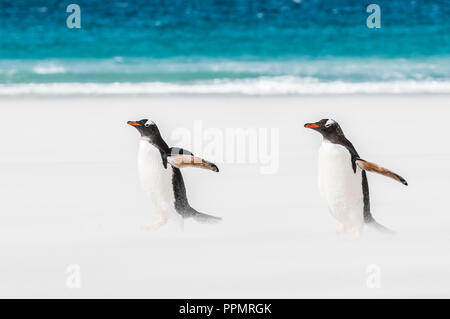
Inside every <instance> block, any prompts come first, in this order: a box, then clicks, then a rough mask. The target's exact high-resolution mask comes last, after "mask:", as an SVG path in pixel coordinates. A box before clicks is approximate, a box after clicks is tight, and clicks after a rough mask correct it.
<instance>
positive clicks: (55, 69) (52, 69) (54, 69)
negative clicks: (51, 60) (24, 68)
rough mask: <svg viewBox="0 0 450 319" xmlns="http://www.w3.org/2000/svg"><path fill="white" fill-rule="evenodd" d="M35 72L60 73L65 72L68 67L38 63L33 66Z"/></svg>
mask: <svg viewBox="0 0 450 319" xmlns="http://www.w3.org/2000/svg"><path fill="white" fill-rule="evenodd" d="M33 72H34V73H36V74H58V73H65V72H66V69H65V68H64V67H63V66H60V65H54V64H50V65H37V66H35V67H33Z"/></svg>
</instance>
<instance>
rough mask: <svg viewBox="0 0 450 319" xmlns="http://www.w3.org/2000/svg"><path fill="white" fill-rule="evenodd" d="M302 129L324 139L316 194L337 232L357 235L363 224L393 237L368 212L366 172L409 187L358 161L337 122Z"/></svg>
mask: <svg viewBox="0 0 450 319" xmlns="http://www.w3.org/2000/svg"><path fill="white" fill-rule="evenodd" d="M305 127H306V128H309V129H312V130H315V131H317V132H319V133H320V134H322V136H323V141H322V145H321V147H320V150H319V190H320V194H321V196H322V198H323V199H324V200H325V201H326V203H327V206H328V209H329V211H330V213H331V214H332V215H333V216H334V217H335V218H336V219H337V220H338V221H339V222H340V226H339V228H338V232H346V231H351V232H354V233H355V234H357V235H359V233H360V230H361V229H362V226H363V225H364V223H365V224H367V225H369V226H372V227H374V228H376V229H378V230H380V231H382V232H387V233H392V231H391V230H389V229H388V228H386V227H384V226H383V225H381V224H379V223H378V222H377V221H375V219H374V218H373V216H372V214H371V212H370V199H369V184H368V182H367V175H366V172H374V173H379V174H381V175H384V176H387V177H390V178H393V179H395V180H396V181H398V182H400V183H402V184H403V185H408V183H407V182H406V180H405V179H404V178H403V177H401V176H400V175H397V174H395V173H393V172H391V171H390V170H388V169H385V168H383V167H381V166H378V165H377V164H374V163H371V162H369V161H366V160H364V159H362V158H360V157H359V154H358V152H357V151H356V149H355V148H354V147H353V144H352V143H351V142H350V141H349V140H348V139H347V138H346V137H345V135H344V133H343V131H342V129H341V127H340V126H339V124H338V123H337V122H336V121H334V120H331V119H323V120H320V121H319V122H316V123H307V124H305Z"/></svg>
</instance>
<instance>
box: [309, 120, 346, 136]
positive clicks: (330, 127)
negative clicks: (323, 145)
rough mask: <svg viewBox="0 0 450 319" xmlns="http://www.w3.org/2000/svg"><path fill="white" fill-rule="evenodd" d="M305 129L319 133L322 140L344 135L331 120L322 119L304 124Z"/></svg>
mask: <svg viewBox="0 0 450 319" xmlns="http://www.w3.org/2000/svg"><path fill="white" fill-rule="evenodd" d="M305 127H306V128H310V129H312V130H314V131H317V132H319V133H320V134H322V136H323V137H324V138H329V137H331V136H343V135H344V133H343V132H342V129H341V127H340V126H339V124H338V122H336V121H335V120H332V119H322V120H320V121H319V122H316V123H306V124H305Z"/></svg>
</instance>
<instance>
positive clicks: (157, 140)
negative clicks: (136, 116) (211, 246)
mask: <svg viewBox="0 0 450 319" xmlns="http://www.w3.org/2000/svg"><path fill="white" fill-rule="evenodd" d="M127 124H128V125H131V126H133V127H134V128H136V130H137V131H138V132H139V134H140V141H139V150H138V160H137V162H138V175H139V180H140V183H141V187H142V189H143V191H144V192H145V194H146V195H147V196H148V198H149V199H150V201H151V202H152V203H153V206H154V208H155V211H156V213H157V214H158V215H159V219H158V220H157V221H155V222H153V223H152V224H150V225H146V226H144V229H147V230H156V229H158V228H159V227H161V226H162V225H164V224H166V223H167V221H168V220H169V219H171V220H174V221H176V222H177V223H178V225H179V227H180V229H181V230H183V225H184V220H185V219H186V218H192V219H194V220H195V221H198V222H200V223H217V222H219V221H221V218H220V217H216V216H212V215H208V214H204V213H201V212H198V211H197V210H195V209H194V208H192V207H191V205H190V204H189V201H188V199H187V195H186V186H185V184H184V180H183V175H182V173H181V170H180V169H181V168H184V167H197V168H202V169H206V170H210V171H213V172H216V173H217V172H219V168H218V167H217V166H216V165H215V164H213V163H211V162H208V161H206V160H204V159H202V158H199V157H196V156H194V154H192V153H191V152H189V151H187V150H184V149H182V148H178V147H169V146H168V145H167V143H166V142H165V141H164V139H163V138H162V136H161V133H160V131H159V129H158V127H157V126H156V124H155V123H154V122H152V121H150V120H148V119H142V120H139V121H128V122H127Z"/></svg>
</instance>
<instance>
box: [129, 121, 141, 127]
mask: <svg viewBox="0 0 450 319" xmlns="http://www.w3.org/2000/svg"><path fill="white" fill-rule="evenodd" d="M127 124H128V125H131V126H141V124H139V123H138V122H133V121H128V122H127Z"/></svg>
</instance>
